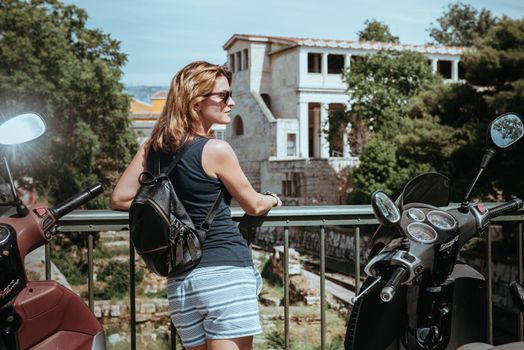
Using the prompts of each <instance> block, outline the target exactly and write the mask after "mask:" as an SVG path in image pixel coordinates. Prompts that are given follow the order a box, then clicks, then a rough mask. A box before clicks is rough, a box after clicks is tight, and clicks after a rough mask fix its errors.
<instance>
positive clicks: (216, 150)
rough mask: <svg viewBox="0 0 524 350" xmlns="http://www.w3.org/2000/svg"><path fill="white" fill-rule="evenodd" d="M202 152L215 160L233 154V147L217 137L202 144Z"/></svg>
mask: <svg viewBox="0 0 524 350" xmlns="http://www.w3.org/2000/svg"><path fill="white" fill-rule="evenodd" d="M204 152H205V153H206V154H207V155H209V156H210V158H214V159H217V160H220V159H221V158H224V157H231V156H234V155H235V151H233V148H232V147H231V145H230V144H229V143H228V142H227V141H224V140H218V139H209V141H207V142H206V144H205V145H204Z"/></svg>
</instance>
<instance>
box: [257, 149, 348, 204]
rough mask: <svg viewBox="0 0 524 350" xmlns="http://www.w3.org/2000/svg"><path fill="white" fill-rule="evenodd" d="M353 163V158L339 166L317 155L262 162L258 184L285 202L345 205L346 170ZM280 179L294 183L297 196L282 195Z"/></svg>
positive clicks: (283, 192) (283, 193) (281, 181)
mask: <svg viewBox="0 0 524 350" xmlns="http://www.w3.org/2000/svg"><path fill="white" fill-rule="evenodd" d="M356 164H357V161H356V160H354V162H353V163H352V164H350V165H349V166H343V167H341V168H340V167H337V166H336V165H335V164H332V160H329V159H320V158H310V159H295V160H269V161H264V162H263V163H262V164H261V167H260V171H261V176H260V179H261V180H260V181H261V187H262V188H263V190H264V191H266V190H268V191H272V192H275V193H279V194H281V195H282V196H283V199H284V201H285V202H286V204H287V205H317V204H347V189H348V186H349V183H348V179H349V170H350V168H351V167H353V166H355V165H356ZM293 174H296V175H293ZM284 181H297V182H298V183H297V184H296V185H297V186H298V187H299V188H300V190H299V193H298V196H288V195H286V194H285V189H284V188H283V186H284V185H283V182H284Z"/></svg>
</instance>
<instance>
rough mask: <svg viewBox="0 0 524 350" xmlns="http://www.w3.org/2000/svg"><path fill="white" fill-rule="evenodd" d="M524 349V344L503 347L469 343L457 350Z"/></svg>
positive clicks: (509, 344)
mask: <svg viewBox="0 0 524 350" xmlns="http://www.w3.org/2000/svg"><path fill="white" fill-rule="evenodd" d="M522 349H524V342H516V343H508V344H503V345H497V346H493V345H490V344H485V343H469V344H466V345H462V346H461V347H460V348H458V349H457V350H522Z"/></svg>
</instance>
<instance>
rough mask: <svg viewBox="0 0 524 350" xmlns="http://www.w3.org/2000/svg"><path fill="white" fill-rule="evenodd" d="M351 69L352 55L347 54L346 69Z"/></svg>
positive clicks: (345, 59)
mask: <svg viewBox="0 0 524 350" xmlns="http://www.w3.org/2000/svg"><path fill="white" fill-rule="evenodd" d="M350 67H351V55H350V54H347V55H344V69H348V68H350Z"/></svg>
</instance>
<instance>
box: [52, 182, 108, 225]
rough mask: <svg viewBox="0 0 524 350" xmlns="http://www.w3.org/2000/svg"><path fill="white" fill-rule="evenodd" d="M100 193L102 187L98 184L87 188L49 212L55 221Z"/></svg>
mask: <svg viewBox="0 0 524 350" xmlns="http://www.w3.org/2000/svg"><path fill="white" fill-rule="evenodd" d="M102 191H103V189H102V185H100V184H96V185H93V186H91V187H88V188H86V189H85V190H84V191H82V192H80V193H78V194H76V195H74V196H73V197H71V198H69V199H66V200H65V201H63V202H62V203H60V204H58V205H57V206H56V207H54V208H53V209H51V212H52V213H53V215H54V217H55V218H56V219H59V218H61V217H62V216H64V215H66V214H67V213H69V212H71V211H73V210H74V209H76V208H78V207H79V206H81V205H83V204H85V203H87V202H89V201H90V200H91V199H93V198H95V197H96V196H98V195H99V194H100V193H102Z"/></svg>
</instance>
